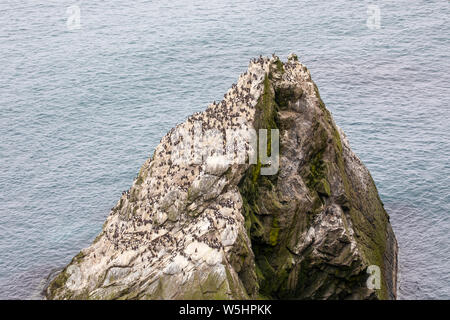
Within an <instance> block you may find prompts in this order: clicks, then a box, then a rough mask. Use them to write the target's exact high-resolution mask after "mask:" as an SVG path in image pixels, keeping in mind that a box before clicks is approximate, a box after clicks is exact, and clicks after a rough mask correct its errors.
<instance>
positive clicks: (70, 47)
mask: <svg viewBox="0 0 450 320" xmlns="http://www.w3.org/2000/svg"><path fill="white" fill-rule="evenodd" d="M46 2H47V3H46V4H39V2H38V1H24V0H21V1H18V0H12V1H6V2H5V1H3V2H2V3H1V4H0V110H1V114H0V115H1V116H0V136H1V140H0V161H1V162H0V164H1V165H0V298H3V299H17V298H27V299H30V298H36V297H38V291H39V288H40V287H41V286H42V281H43V279H45V277H46V276H47V275H48V274H49V273H50V272H51V271H52V270H54V269H55V268H60V267H62V266H63V265H65V264H67V263H68V262H69V261H70V259H71V258H72V257H73V256H74V255H75V254H76V253H78V251H79V250H80V249H81V248H83V247H86V246H87V245H88V244H89V243H90V242H91V241H92V240H93V239H94V238H95V236H96V235H97V234H98V233H99V231H100V230H101V227H102V224H103V222H104V219H105V217H106V215H107V214H108V211H109V209H110V208H111V207H112V206H113V205H114V204H115V202H116V201H117V200H118V199H119V197H120V194H121V192H122V190H126V189H128V187H129V186H130V185H131V182H132V179H133V177H134V176H135V175H136V173H137V171H138V170H139V167H140V165H141V164H142V163H143V162H144V160H145V159H146V158H147V157H148V156H149V155H150V154H152V152H153V149H154V148H155V146H156V145H157V144H158V142H159V140H160V138H161V137H162V136H163V135H164V134H165V133H166V132H167V131H168V130H169V129H170V128H171V127H173V126H174V125H175V124H176V123H179V122H182V121H183V120H184V119H185V118H186V117H187V116H188V115H189V114H192V113H193V112H195V111H201V110H203V109H204V108H205V107H206V105H207V104H208V103H209V102H211V101H213V100H219V99H220V98H221V96H222V95H223V93H224V92H225V91H226V90H227V89H228V87H229V86H230V85H231V84H232V83H233V82H235V81H236V80H237V77H238V75H239V74H240V73H241V72H244V71H245V70H246V67H247V64H248V61H249V59H250V58H252V57H256V56H259V55H260V54H263V55H270V54H272V53H273V52H275V53H277V54H278V55H279V56H280V57H282V58H286V56H287V54H289V53H290V52H296V53H298V55H299V57H300V59H301V61H302V62H304V63H305V64H306V65H307V66H308V68H309V69H310V70H311V73H312V76H313V79H314V80H315V81H316V83H317V84H318V86H319V88H320V91H321V95H322V98H323V99H324V101H325V103H326V104H327V107H328V108H329V109H330V110H331V111H332V112H333V114H334V117H335V120H336V122H337V123H338V124H339V125H340V126H341V127H342V128H343V129H344V130H345V131H346V133H347V135H348V136H349V138H350V142H351V144H352V147H353V149H354V150H355V152H356V153H357V154H358V155H359V156H360V157H361V159H362V160H363V161H364V162H365V164H366V165H367V166H368V168H369V169H370V171H371V173H372V175H373V177H374V179H375V181H376V183H377V186H378V189H379V192H380V195H381V198H382V200H383V202H384V203H385V206H386V208H387V209H388V211H389V213H390V215H391V221H392V224H393V227H394V231H395V233H396V235H397V238H398V242H399V245H400V283H399V296H400V298H409V299H415V298H446V299H449V298H450V271H449V265H450V236H449V234H450V206H449V203H450V195H449V194H450V181H449V176H450V164H449V159H450V139H449V138H450V134H449V130H448V129H449V127H450V119H449V116H450V108H449V105H450V88H449V83H450V59H449V52H450V50H449V47H450V46H449V34H450V24H449V21H448V20H449V13H450V9H449V5H450V4H449V1H444V0H442V1H429V0H428V1H419V0H408V1H406V0H399V1H376V2H375V4H377V5H378V6H379V9H380V17H381V20H380V21H381V28H380V29H370V28H369V27H368V25H367V24H366V20H367V18H368V13H367V8H368V5H371V4H373V2H372V1H370V2H369V1H343V0H339V1H320V2H311V1H276V0H275V1H274V0H271V1H263V0H258V1H230V0H222V1H216V0H213V1H195V4H193V3H191V2H190V1H187V0H185V1H178V0H175V1H143V0H137V1H132V2H129V1H128V2H127V1H118V0H112V1H101V2H100V1H78V2H77V1H75V0H74V1H64V0H61V1H60V0H58V1H57V0H49V1H46ZM192 2H193V1H192ZM71 5H78V6H79V8H80V9H81V16H80V22H81V29H78V30H77V29H75V30H68V28H67V26H66V20H67V13H66V10H67V8H68V7H69V6H71ZM371 21H372V20H371ZM369 26H372V25H370V24H369Z"/></svg>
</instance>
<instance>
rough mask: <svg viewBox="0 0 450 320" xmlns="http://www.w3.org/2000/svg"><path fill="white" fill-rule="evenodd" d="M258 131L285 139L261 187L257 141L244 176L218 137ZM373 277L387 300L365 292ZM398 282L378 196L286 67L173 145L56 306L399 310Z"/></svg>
mask: <svg viewBox="0 0 450 320" xmlns="http://www.w3.org/2000/svg"><path fill="white" fill-rule="evenodd" d="M255 129H256V130H258V129H278V130H279V146H280V149H279V158H274V159H275V160H276V161H277V163H279V170H276V172H275V174H271V175H263V174H261V171H262V170H264V169H265V168H266V167H267V165H264V162H261V159H259V158H258V160H257V161H256V162H253V163H254V164H251V163H250V162H251V161H250V160H251V159H250V158H251V157H252V154H253V155H254V153H252V152H255V151H256V150H254V148H253V147H254V145H253V144H251V143H250V142H249V141H247V140H245V143H244V144H242V145H241V146H240V147H236V150H235V151H234V153H235V154H237V153H239V154H240V155H242V154H244V160H245V161H244V163H242V161H241V162H240V163H237V162H230V161H228V160H227V158H226V157H224V156H222V155H221V151H223V149H224V148H227V145H225V144H223V143H222V142H221V140H220V139H218V138H221V137H224V138H226V137H228V136H227V135H228V134H229V133H230V132H231V133H233V132H234V133H238V136H239V135H240V134H241V133H242V132H254V131H252V130H255ZM199 132H200V133H203V135H202V134H198V133H199ZM211 132H213V133H214V134H215V136H214V134H212V135H211V134H210V133H211ZM186 133H187V135H186ZM260 136H261V134H260ZM271 139H273V138H268V145H269V147H268V149H269V150H272V151H271V152H272V153H273V149H271V148H270V147H271V145H272V147H273V145H274V143H275V141H274V140H273V141H272V140H271ZM225 140H226V139H225ZM227 143H228V140H227ZM199 146H200V147H206V151H205V150H203V149H197V151H195V150H196V149H195V148H196V147H199ZM186 150H188V151H186ZM198 150H203V151H202V152H198ZM184 151H186V152H187V153H186V154H184V156H186V155H189V156H191V158H188V157H184V158H183V157H182V156H183V154H181V153H182V152H184ZM246 152H247V153H246ZM272 155H273V154H272ZM179 159H183V161H179ZM371 265H375V266H377V267H379V270H380V289H377V287H373V286H370V285H369V286H368V285H367V283H366V282H367V281H368V278H369V274H368V272H367V270H368V267H369V266H371ZM396 273H397V242H396V239H395V236H394V234H393V231H392V228H391V225H390V223H389V217H388V215H387V213H386V211H385V210H384V208H383V204H382V202H381V201H380V199H379V196H378V192H377V189H376V187H375V184H374V182H373V180H372V178H371V176H370V174H369V172H368V170H367V169H366V168H365V166H364V165H363V164H362V162H361V161H360V160H359V159H358V157H357V156H356V155H355V154H354V153H353V152H352V151H351V149H350V147H349V143H348V141H347V138H346V137H345V135H344V133H343V132H342V131H341V130H340V129H339V128H338V127H337V126H336V124H335V123H334V121H333V119H332V117H331V114H330V112H329V111H328V110H327V109H326V107H325V105H324V103H323V102H322V100H321V98H320V95H319V92H318V89H317V87H316V85H315V84H314V82H313V81H312V80H311V76H310V73H309V71H308V70H307V68H306V67H305V66H304V65H302V64H301V63H300V62H298V59H297V57H296V56H295V55H293V54H292V55H290V56H289V58H288V61H287V62H286V63H283V62H281V61H280V60H279V58H277V57H275V56H274V57H272V58H270V59H269V58H262V57H261V58H259V59H256V60H252V61H251V62H250V64H249V67H248V70H247V72H245V73H244V74H242V75H241V76H240V77H239V80H238V82H237V84H233V86H232V88H230V90H229V91H228V92H227V93H226V94H225V96H224V99H223V100H222V101H221V102H220V103H217V104H216V103H215V102H214V103H213V104H211V105H209V106H208V107H207V109H206V111H204V112H202V113H196V114H194V115H192V116H191V117H189V118H188V119H187V121H186V122H184V123H182V124H179V125H178V126H176V127H175V128H174V129H172V130H171V131H170V132H169V133H168V134H167V135H166V136H165V137H164V138H162V140H161V143H160V144H159V145H158V147H157V148H156V150H155V153H154V155H153V156H152V157H151V158H150V159H148V160H147V161H146V162H145V163H144V165H143V166H142V168H141V170H140V172H139V174H138V176H137V178H136V179H135V181H134V183H133V185H132V187H131V188H130V189H129V191H127V192H124V194H123V195H122V197H121V198H120V200H119V201H118V203H117V205H116V206H115V207H114V208H113V209H112V210H111V213H110V214H109V216H108V218H107V220H106V222H105V224H104V226H103V230H102V232H101V233H100V235H99V236H98V237H97V238H96V239H95V240H94V242H93V243H92V245H91V246H90V247H88V248H86V249H83V250H82V251H81V252H80V253H79V254H78V255H77V256H76V257H74V258H73V260H72V261H71V262H70V264H69V265H68V266H67V267H66V268H64V270H62V271H61V272H60V273H59V274H58V275H57V276H56V278H55V279H54V280H53V281H52V282H51V283H50V284H49V286H48V287H47V288H46V290H45V293H46V297H47V299H248V298H252V299H257V298H272V299H377V298H378V299H395V297H396ZM375 283H376V281H375Z"/></svg>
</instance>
